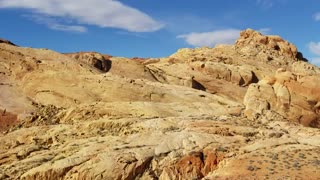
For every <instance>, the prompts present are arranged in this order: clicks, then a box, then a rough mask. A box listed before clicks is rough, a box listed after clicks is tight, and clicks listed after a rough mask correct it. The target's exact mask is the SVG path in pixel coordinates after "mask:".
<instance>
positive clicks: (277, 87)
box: [0, 30, 320, 179]
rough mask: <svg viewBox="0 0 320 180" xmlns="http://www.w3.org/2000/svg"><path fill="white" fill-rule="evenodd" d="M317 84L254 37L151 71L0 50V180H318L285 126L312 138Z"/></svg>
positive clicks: (303, 143) (304, 67)
mask: <svg viewBox="0 0 320 180" xmlns="http://www.w3.org/2000/svg"><path fill="white" fill-rule="evenodd" d="M106 61H107V62H106ZM108 63H109V64H108ZM319 72H320V70H319V68H317V67H316V66H313V65H310V64H308V63H307V62H305V61H304V59H303V57H302V56H301V54H299V52H298V51H297V49H296V48H295V47H294V46H293V45H292V44H290V43H288V42H287V41H285V40H283V39H281V38H280V37H275V36H264V35H261V34H259V33H257V32H255V31H253V30H246V31H244V32H242V33H241V36H240V38H239V40H238V41H237V43H236V44H235V45H218V46H216V47H215V48H195V49H181V50H179V51H178V52H177V53H174V54H173V55H171V56H170V57H167V58H159V59H154V58H149V59H143V58H132V59H129V58H123V57H112V56H108V55H102V54H99V53H91V52H88V53H85V52H83V53H75V54H67V55H64V54H60V53H57V52H54V51H51V50H47V49H32V48H22V47H16V46H12V45H8V44H4V43H0V81H1V82H0V92H1V93H0V131H1V132H2V131H3V133H0V179H190V178H194V179H200V178H203V179H241V178H243V177H248V179H268V178H270V179H302V178H304V177H308V178H310V179H317V178H318V177H320V174H319V173H318V169H319V165H320V163H319V162H318V161H317V159H319V158H320V157H319V154H320V149H319V146H320V145H319V141H317V139H318V138H319V137H320V134H319V130H318V129H315V128H306V127H303V126H301V125H299V124H298V123H292V121H294V122H300V123H301V124H303V125H307V126H312V127H319V113H320V109H319V108H320V95H319V92H320V89H319V84H320V82H319V79H320V78H319ZM4 111H5V112H4ZM288 120H290V121H288ZM7 125H8V126H7Z"/></svg>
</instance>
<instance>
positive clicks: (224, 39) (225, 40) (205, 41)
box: [177, 29, 240, 46]
mask: <svg viewBox="0 0 320 180" xmlns="http://www.w3.org/2000/svg"><path fill="white" fill-rule="evenodd" d="M239 34H240V30H238V29H224V30H217V31H212V32H203V33H195V32H193V33H190V34H183V35H179V36H177V38H182V39H184V40H185V41H186V42H187V43H188V44H190V45H193V46H214V45H216V44H233V43H234V42H235V41H236V39H237V38H238V37H239Z"/></svg>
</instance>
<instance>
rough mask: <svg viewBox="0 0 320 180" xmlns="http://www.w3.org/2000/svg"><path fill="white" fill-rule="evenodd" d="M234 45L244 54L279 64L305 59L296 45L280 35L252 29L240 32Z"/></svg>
mask: <svg viewBox="0 0 320 180" xmlns="http://www.w3.org/2000/svg"><path fill="white" fill-rule="evenodd" d="M235 47H236V49H237V51H238V52H240V53H241V54H243V55H245V56H260V57H261V58H262V59H263V58H265V60H266V61H274V60H275V61H277V63H279V64H280V65H284V63H290V61H306V59H304V58H303V56H302V54H301V53H299V52H298V50H297V48H296V46H294V45H293V44H291V43H289V42H288V41H285V40H284V39H282V38H281V37H280V36H264V35H262V34H261V33H259V32H257V31H254V30H252V29H247V30H245V31H242V32H241V33H240V38H239V39H238V40H237V41H236V43H235Z"/></svg>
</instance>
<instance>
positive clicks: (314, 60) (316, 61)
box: [310, 57, 320, 66]
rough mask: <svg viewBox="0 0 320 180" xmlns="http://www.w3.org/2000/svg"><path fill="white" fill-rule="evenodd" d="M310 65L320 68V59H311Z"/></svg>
mask: <svg viewBox="0 0 320 180" xmlns="http://www.w3.org/2000/svg"><path fill="white" fill-rule="evenodd" d="M310 63H312V64H315V65H317V66H320V57H314V58H311V60H310Z"/></svg>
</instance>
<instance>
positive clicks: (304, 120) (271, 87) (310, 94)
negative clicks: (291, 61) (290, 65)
mask: <svg viewBox="0 0 320 180" xmlns="http://www.w3.org/2000/svg"><path fill="white" fill-rule="evenodd" d="M319 77H320V74H314V73H313V75H302V74H301V73H300V75H297V74H295V73H293V72H290V71H286V70H284V69H279V70H278V71H277V72H276V74H275V75H274V77H272V78H268V79H265V80H262V81H260V82H259V83H258V84H253V85H251V86H250V87H249V89H248V91H247V94H246V96H245V98H244V104H245V105H246V114H247V116H248V117H254V115H253V114H255V113H258V114H261V115H262V114H263V113H264V111H267V110H272V111H275V112H277V113H279V114H281V115H282V116H283V117H286V118H288V119H290V120H292V121H294V122H299V123H301V124H303V125H305V126H311V127H319V121H320V119H319V117H320V116H319V115H320V114H319V104H318V102H319V101H320V86H319V83H320V81H319Z"/></svg>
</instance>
